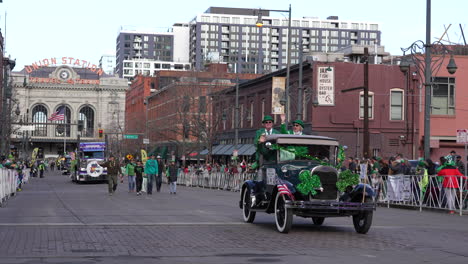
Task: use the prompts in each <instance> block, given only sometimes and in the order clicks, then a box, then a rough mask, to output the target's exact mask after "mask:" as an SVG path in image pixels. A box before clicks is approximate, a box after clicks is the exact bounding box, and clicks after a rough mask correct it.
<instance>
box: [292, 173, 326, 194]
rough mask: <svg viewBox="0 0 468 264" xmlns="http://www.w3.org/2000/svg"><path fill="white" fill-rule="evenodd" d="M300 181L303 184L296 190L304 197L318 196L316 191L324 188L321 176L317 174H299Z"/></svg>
mask: <svg viewBox="0 0 468 264" xmlns="http://www.w3.org/2000/svg"><path fill="white" fill-rule="evenodd" d="M299 180H300V181H301V183H300V184H298V185H297V187H296V188H297V190H298V191H299V192H301V193H302V194H303V195H308V194H309V193H310V194H312V195H316V194H317V191H316V189H319V188H320V187H322V183H321V182H320V178H319V176H317V175H315V174H314V175H312V174H311V173H310V171H309V170H304V171H301V173H299Z"/></svg>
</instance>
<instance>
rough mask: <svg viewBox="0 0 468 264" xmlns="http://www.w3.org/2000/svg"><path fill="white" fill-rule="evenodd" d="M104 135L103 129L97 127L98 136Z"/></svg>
mask: <svg viewBox="0 0 468 264" xmlns="http://www.w3.org/2000/svg"><path fill="white" fill-rule="evenodd" d="M103 136H104V129H99V138H102V137H103Z"/></svg>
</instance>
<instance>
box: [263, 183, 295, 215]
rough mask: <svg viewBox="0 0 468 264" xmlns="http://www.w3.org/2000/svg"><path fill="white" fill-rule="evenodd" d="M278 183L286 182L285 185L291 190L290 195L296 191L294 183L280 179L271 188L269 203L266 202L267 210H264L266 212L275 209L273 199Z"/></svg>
mask: <svg viewBox="0 0 468 264" xmlns="http://www.w3.org/2000/svg"><path fill="white" fill-rule="evenodd" d="M280 184H286V186H287V187H288V189H289V191H291V194H292V196H293V197H294V196H295V195H294V194H295V193H296V192H297V191H296V188H295V187H294V184H292V183H290V182H289V181H287V180H282V181H281V183H278V184H277V185H276V186H275V187H274V188H273V191H272V192H271V195H270V197H268V198H269V200H270V201H269V204H268V207H267V210H266V212H267V213H269V214H270V213H273V212H274V211H275V201H274V199H275V198H276V194H277V193H278V185H280Z"/></svg>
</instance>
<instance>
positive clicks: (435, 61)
mask: <svg viewBox="0 0 468 264" xmlns="http://www.w3.org/2000/svg"><path fill="white" fill-rule="evenodd" d="M430 41H431V0H426V42H425V43H424V42H423V41H422V40H417V41H416V42H414V43H413V44H411V45H410V46H409V47H408V48H402V49H401V50H402V51H403V56H405V53H406V52H408V51H409V52H410V53H411V59H412V61H413V62H414V64H415V65H416V67H417V69H418V74H419V75H420V77H422V76H421V69H423V70H424V87H425V94H424V98H425V99H424V100H425V102H424V158H425V159H429V158H430V154H431V151H430V150H431V149H430V138H431V110H432V109H431V87H432V84H433V83H432V75H433V74H434V73H437V71H438V70H439V69H440V67H441V66H442V62H443V61H444V59H445V55H446V54H448V53H450V60H449V64H448V65H447V71H448V73H450V74H454V73H455V72H456V70H457V65H456V64H455V61H454V59H453V54H452V52H451V51H449V50H448V49H447V47H445V45H444V44H442V43H441V42H440V41H435V42H433V43H432V44H431V42H430ZM436 45H437V47H438V49H435V50H434V52H439V54H438V55H440V56H438V57H435V58H433V57H432V48H433V47H434V46H436ZM422 51H424V61H423V60H422V59H421V58H420V54H422V53H423V52H422ZM406 67H409V65H408V64H406V63H405V64H403V65H400V68H401V69H402V71H403V70H404V68H406Z"/></svg>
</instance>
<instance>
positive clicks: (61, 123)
mask: <svg viewBox="0 0 468 264" xmlns="http://www.w3.org/2000/svg"><path fill="white" fill-rule="evenodd" d="M60 107H65V119H64V120H57V121H54V122H56V124H57V125H56V126H55V136H56V137H64V136H65V137H69V136H70V133H71V126H70V123H71V111H70V108H68V107H67V106H65V105H60V106H58V107H57V109H56V110H55V111H54V113H55V112H57V110H58V109H59V108H60Z"/></svg>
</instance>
